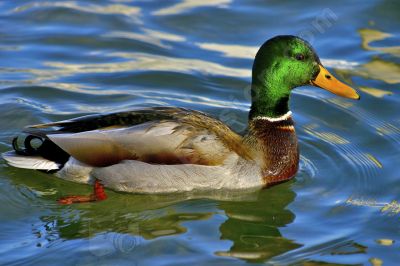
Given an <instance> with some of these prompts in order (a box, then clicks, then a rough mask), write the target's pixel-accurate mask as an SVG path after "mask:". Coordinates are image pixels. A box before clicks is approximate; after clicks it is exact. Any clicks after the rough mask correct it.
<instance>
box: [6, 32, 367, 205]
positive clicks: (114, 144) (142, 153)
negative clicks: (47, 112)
mask: <svg viewBox="0 0 400 266" xmlns="http://www.w3.org/2000/svg"><path fill="white" fill-rule="evenodd" d="M303 85H313V86H317V87H320V88H323V89H326V90H328V91H330V92H332V93H334V94H337V95H340V96H343V97H346V98H350V99H359V98H360V97H359V95H358V94H357V92H356V91H355V90H354V89H352V88H351V87H349V86H347V85H345V84H344V83H342V82H340V81H339V80H337V79H336V78H335V77H334V76H333V75H332V74H330V73H329V72H328V70H326V68H324V67H323V66H322V64H321V62H320V60H319V58H318V56H317V54H316V53H315V51H314V50H313V48H312V47H311V45H310V44H309V43H308V42H306V41H305V40H303V39H301V38H299V37H295V36H277V37H274V38H272V39H269V40H268V41H266V42H265V43H264V44H263V45H262V46H261V48H260V49H259V50H258V52H257V55H256V57H255V60H254V64H253V71H252V87H251V96H252V104H251V108H250V112H249V122H248V129H247V131H246V132H247V133H246V134H245V135H244V136H241V135H239V134H238V133H236V132H234V131H232V130H231V129H230V128H229V127H228V126H227V125H225V124H224V123H222V122H221V121H219V120H217V119H215V118H213V117H211V116H209V115H207V114H204V113H202V112H198V111H193V110H188V109H184V108H176V107H154V108H147V109H143V110H134V111H128V112H119V113H107V114H99V115H89V116H84V117H80V118H76V119H72V120H66V121H61V122H55V123H48V124H40V125H33V126H28V127H27V128H26V129H25V130H24V134H23V136H19V137H18V138H15V139H14V140H13V148H14V151H10V152H6V153H4V154H3V158H4V159H5V160H6V161H7V162H8V164H10V165H12V166H15V167H20V168H28V169H37V170H44V171H52V172H55V175H56V176H58V177H60V178H63V179H66V180H70V181H74V182H79V183H86V184H94V188H95V189H94V193H93V194H92V195H89V196H69V197H65V198H62V199H60V203H65V204H70V203H77V202H88V201H99V200H103V199H105V198H106V197H107V196H106V194H105V192H104V189H103V187H104V186H105V187H108V188H110V189H113V190H116V191H124V192H134V193H169V192H183V191H191V190H210V189H213V190H215V189H222V188H225V189H245V188H262V187H267V186H271V185H274V184H277V183H280V182H283V181H287V180H289V179H291V178H292V177H293V176H295V174H296V172H297V170H298V165H299V148H298V143H297V137H296V133H295V128H294V126H293V119H292V113H291V112H290V111H289V98H290V93H291V91H292V90H293V89H294V88H296V87H300V86H303ZM21 142H23V145H22V143H21Z"/></svg>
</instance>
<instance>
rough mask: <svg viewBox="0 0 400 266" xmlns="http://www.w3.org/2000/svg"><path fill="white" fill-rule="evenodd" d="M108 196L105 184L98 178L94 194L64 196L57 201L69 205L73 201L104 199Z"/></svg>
mask: <svg viewBox="0 0 400 266" xmlns="http://www.w3.org/2000/svg"><path fill="white" fill-rule="evenodd" d="M106 198H107V195H106V192H105V191H104V186H103V185H102V184H101V183H100V182H99V180H97V179H96V180H95V182H94V186H93V194H90V195H78V196H67V197H62V198H60V199H58V200H57V202H58V203H60V204H63V205H69V204H73V203H85V202H95V201H102V200H105V199H106Z"/></svg>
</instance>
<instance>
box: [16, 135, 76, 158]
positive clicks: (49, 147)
mask: <svg viewBox="0 0 400 266" xmlns="http://www.w3.org/2000/svg"><path fill="white" fill-rule="evenodd" d="M22 137H23V135H20V136H17V137H15V138H14V139H13V140H12V146H13V148H14V150H15V152H16V153H17V154H18V155H23V156H42V157H43V158H45V159H47V160H51V161H54V162H56V163H59V164H61V165H63V164H65V163H66V162H67V161H68V159H69V157H70V155H69V154H68V153H66V152H65V151H64V150H63V149H61V148H60V147H58V146H57V145H56V144H54V142H52V141H51V140H49V139H48V138H45V137H39V136H35V135H31V134H29V135H25V136H24V139H23V147H21V146H20V144H19V143H18V142H19V139H20V138H22ZM34 140H37V141H40V143H37V144H35V145H34V146H33V141H34Z"/></svg>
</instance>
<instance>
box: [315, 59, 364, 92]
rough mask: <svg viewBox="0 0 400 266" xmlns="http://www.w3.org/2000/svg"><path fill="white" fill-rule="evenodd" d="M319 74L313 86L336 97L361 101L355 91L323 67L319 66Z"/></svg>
mask: <svg viewBox="0 0 400 266" xmlns="http://www.w3.org/2000/svg"><path fill="white" fill-rule="evenodd" d="M319 69H320V71H319V74H318V76H317V77H316V78H315V79H314V80H311V84H312V85H314V86H317V87H320V88H322V89H325V90H327V91H330V92H332V93H334V94H336V95H339V96H342V97H345V98H350V99H354V100H359V99H360V95H358V93H357V92H356V90H355V89H353V88H351V87H350V86H347V85H346V84H344V83H342V82H340V81H339V80H337V79H336V78H335V77H334V76H333V75H332V74H331V73H329V71H328V70H327V69H326V68H324V67H323V66H321V65H319Z"/></svg>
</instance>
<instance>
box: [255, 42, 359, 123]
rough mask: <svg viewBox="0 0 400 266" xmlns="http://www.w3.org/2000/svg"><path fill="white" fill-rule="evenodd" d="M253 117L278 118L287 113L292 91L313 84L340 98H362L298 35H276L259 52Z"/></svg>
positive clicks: (256, 63)
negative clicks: (332, 71) (338, 77)
mask: <svg viewBox="0 0 400 266" xmlns="http://www.w3.org/2000/svg"><path fill="white" fill-rule="evenodd" d="M252 78H253V80H252V108H251V111H250V117H251V118H252V117H255V116H268V117H279V116H281V115H284V114H285V113H287V112H288V111H289V110H288V108H289V107H288V101H289V96H290V92H291V91H292V90H293V89H294V88H296V87H300V86H303V85H313V86H316V87H320V88H323V89H326V90H328V91H330V92H332V93H335V94H337V95H340V96H343V97H346V98H351V99H359V98H360V97H359V95H358V94H357V92H356V91H355V90H354V89H352V88H350V87H349V86H347V85H346V84H344V83H342V82H340V81H338V80H337V79H336V78H335V77H334V76H333V75H332V74H330V73H329V72H328V71H327V70H326V69H325V68H324V67H323V66H322V64H321V62H320V60H319V57H318V55H317V54H316V53H315V51H314V49H313V48H312V47H311V45H310V44H309V43H308V42H307V41H305V40H303V39H301V38H299V37H296V36H289V35H284V36H276V37H274V38H272V39H270V40H268V41H266V42H265V43H264V44H263V45H262V46H261V48H260V49H259V50H258V52H257V55H256V58H255V60H254V64H253V77H252Z"/></svg>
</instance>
